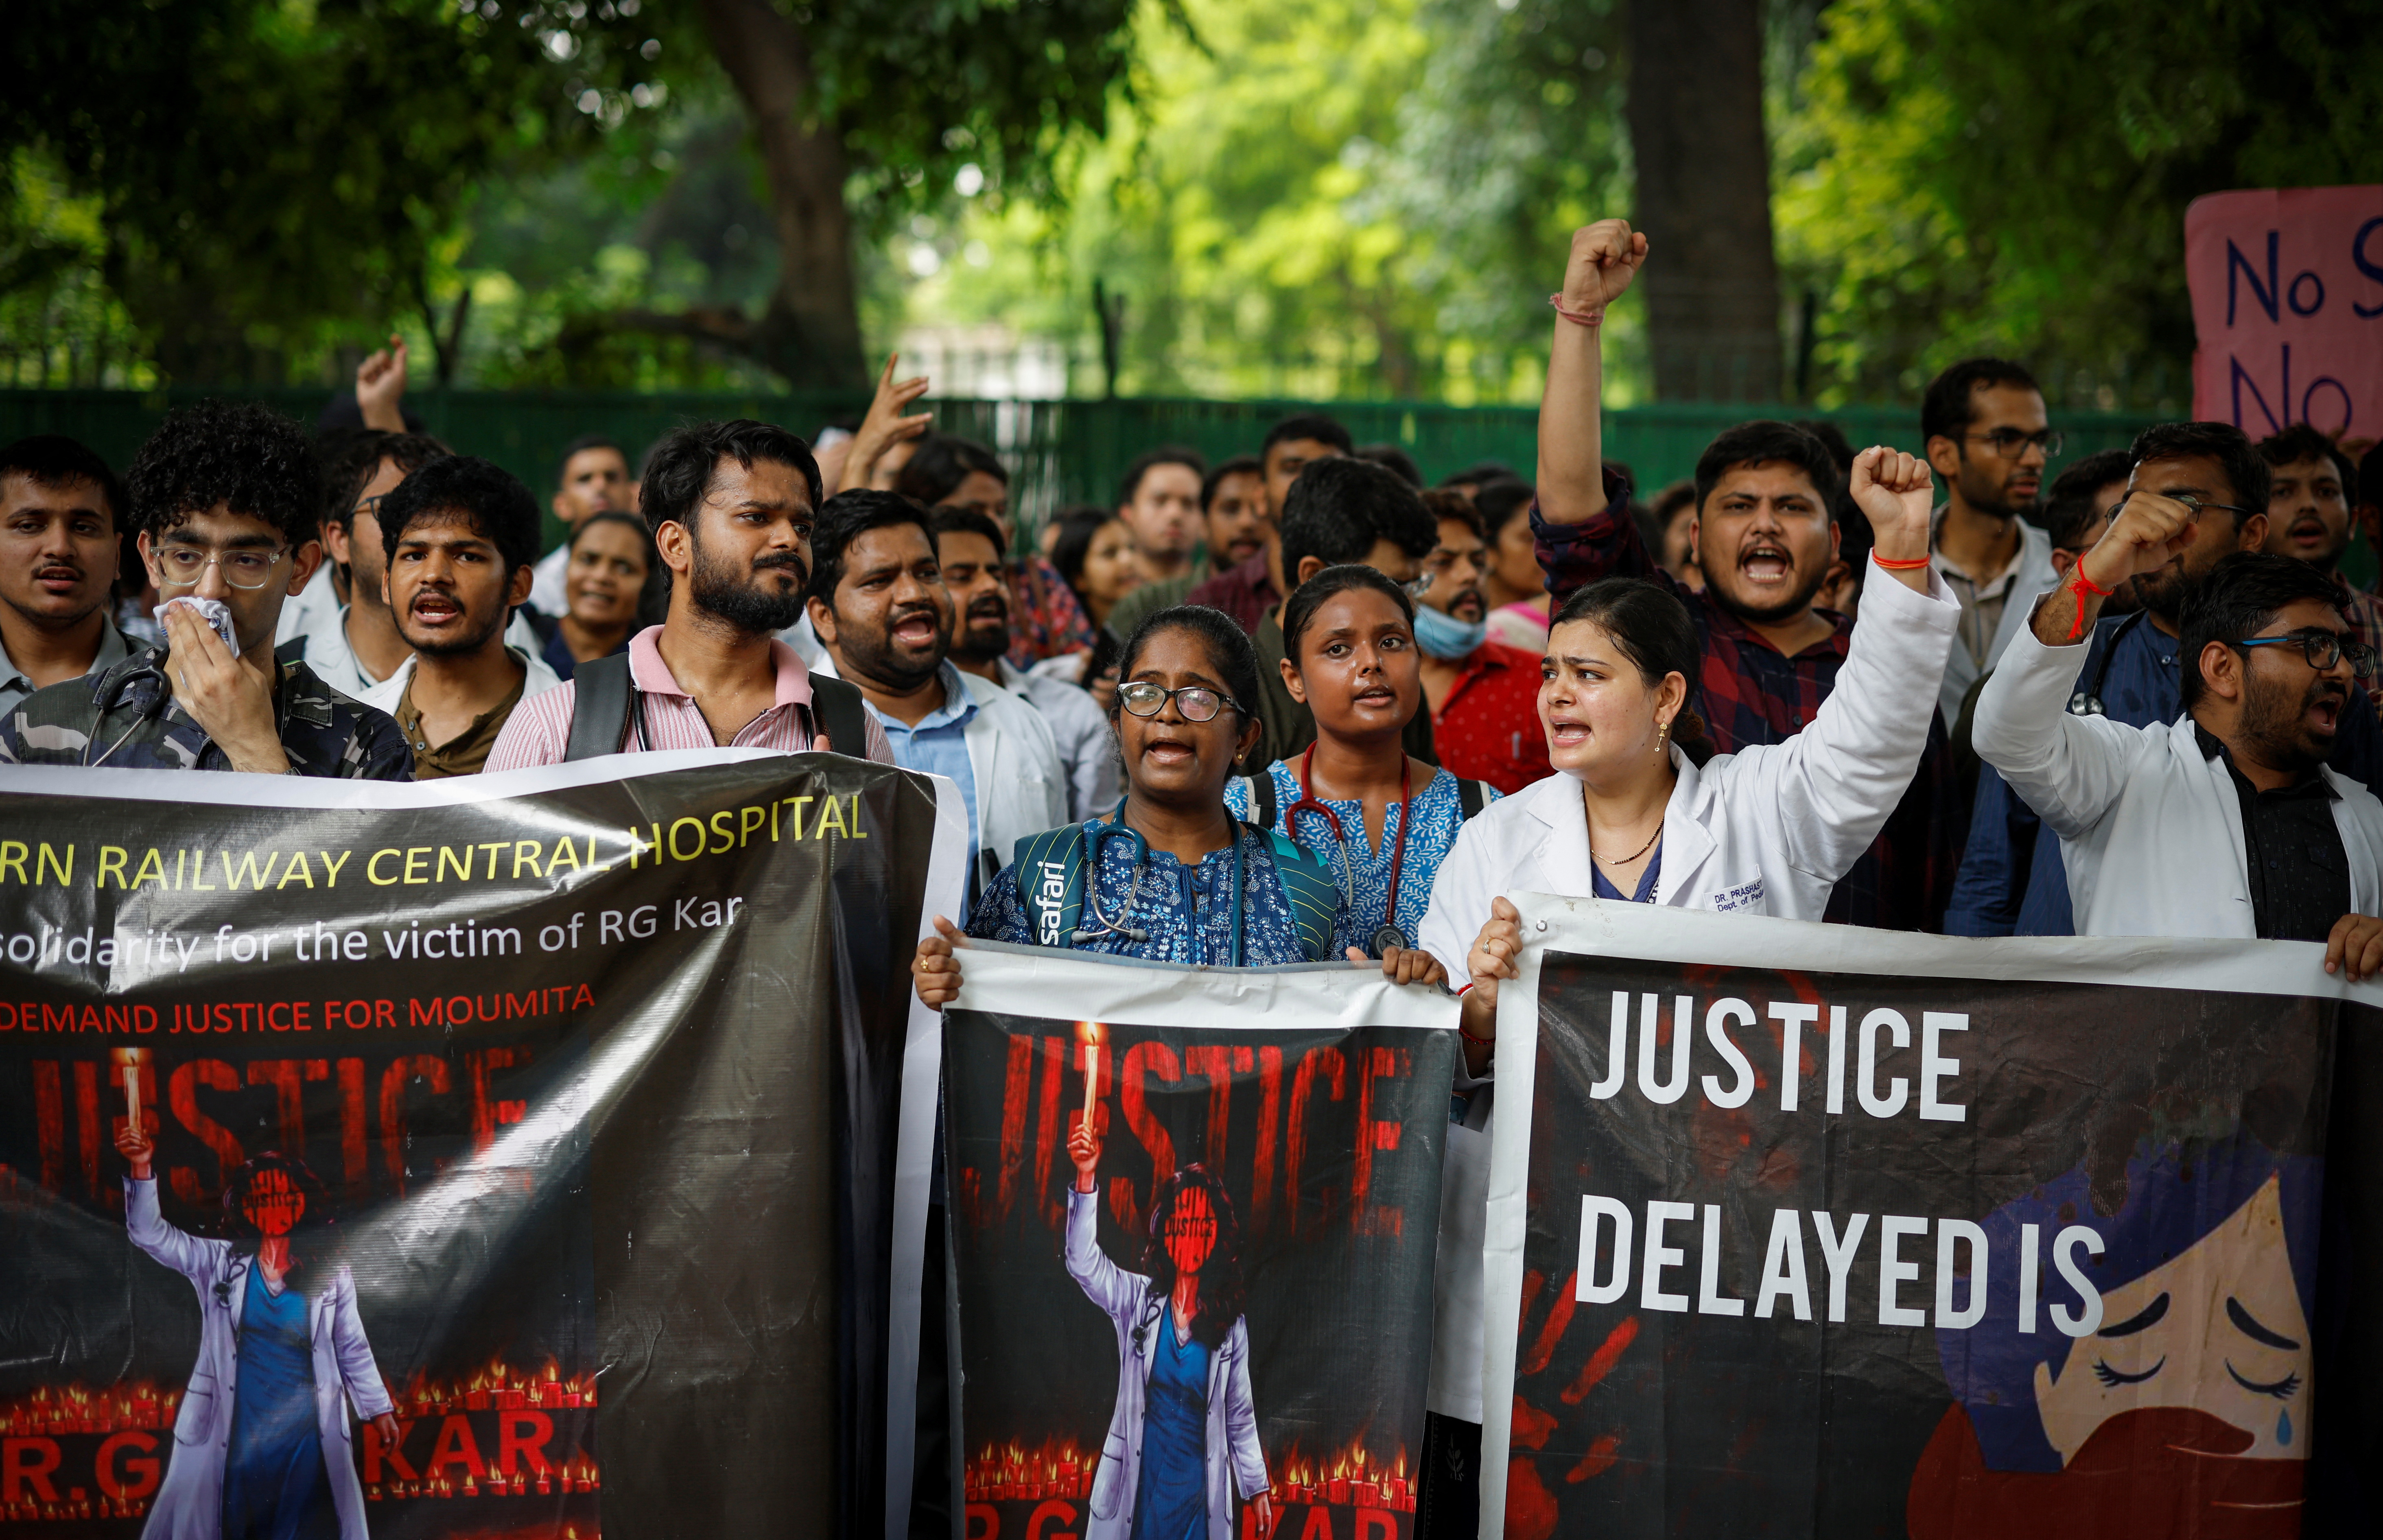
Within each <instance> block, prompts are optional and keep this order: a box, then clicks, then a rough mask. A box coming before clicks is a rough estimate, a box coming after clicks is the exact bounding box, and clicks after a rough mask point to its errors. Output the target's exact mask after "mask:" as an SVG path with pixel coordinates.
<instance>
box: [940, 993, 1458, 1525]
mask: <svg viewBox="0 0 2383 1540" xmlns="http://www.w3.org/2000/svg"><path fill="white" fill-rule="evenodd" d="M962 963H963V967H964V970H965V971H964V978H965V979H966V984H965V988H964V992H963V994H962V1000H963V1001H964V1002H965V1003H966V1005H967V1008H965V1009H963V1008H960V1007H958V1006H955V1007H953V1008H951V1009H949V1010H947V1011H945V1025H944V1043H945V1099H946V1117H947V1124H946V1127H947V1134H946V1138H947V1140H948V1141H949V1142H948V1150H949V1157H948V1158H949V1167H948V1168H949V1171H950V1175H951V1189H952V1196H951V1221H950V1228H951V1247H952V1256H953V1273H954V1275H955V1277H956V1278H957V1286H958V1287H957V1300H958V1306H957V1316H956V1325H955V1328H954V1330H955V1336H956V1339H957V1344H958V1349H957V1361H958V1367H959V1370H960V1371H961V1372H960V1373H959V1374H955V1376H954V1379H955V1383H960V1382H962V1381H963V1380H964V1383H965V1386H966V1388H965V1392H964V1394H963V1396H962V1397H961V1405H960V1414H959V1421H960V1449H961V1466H962V1469H961V1470H960V1471H959V1472H956V1480H957V1482H958V1483H959V1485H960V1487H961V1491H960V1493H959V1494H958V1496H959V1497H962V1498H963V1499H964V1502H965V1509H966V1514H967V1527H966V1534H967V1535H968V1537H969V1540H1025V1537H1027V1536H1036V1537H1039V1540H1056V1537H1057V1536H1058V1535H1061V1534H1076V1535H1080V1536H1082V1537H1084V1540H1111V1537H1116V1540H1122V1537H1124V1536H1125V1535H1127V1534H1129V1533H1131V1534H1145V1533H1147V1534H1201V1535H1210V1534H1236V1535H1249V1534H1256V1533H1258V1530H1257V1525H1258V1522H1259V1514H1260V1512H1261V1508H1260V1505H1259V1504H1258V1503H1257V1502H1255V1501H1253V1498H1255V1497H1257V1496H1258V1495H1259V1494H1265V1504H1266V1506H1267V1507H1270V1508H1271V1509H1272V1512H1273V1516H1274V1519H1275V1521H1276V1525H1277V1528H1276V1533H1278V1534H1283V1535H1287V1536H1291V1537H1294V1540H1395V1537H1397V1536H1402V1535H1407V1534H1412V1533H1413V1532H1414V1487H1415V1481H1416V1477H1417V1474H1418V1471H1417V1467H1416V1458H1417V1456H1418V1454H1419V1453H1420V1452H1421V1448H1422V1443H1423V1411H1424V1388H1425V1380H1426V1377H1427V1374H1428V1371H1429V1367H1430V1358H1431V1312H1432V1262H1433V1255H1434V1238H1435V1236H1436V1234H1437V1232H1438V1210H1439V1183H1440V1165H1441V1156H1442V1152H1443V1149H1444V1147H1445V1140H1446V1133H1447V1127H1448V1108H1449V1085H1450V1078H1451V1073H1452V1069H1453V1066H1454V1063H1455V1053H1456V1044H1455V1034H1454V1032H1453V1031H1452V1028H1453V1025H1454V1021H1455V1013H1454V1010H1453V1007H1452V1004H1451V1002H1450V1001H1449V1000H1448V999H1447V998H1446V996H1445V995H1443V994H1440V993H1438V992H1426V991H1421V990H1400V989H1396V988H1393V987H1391V986H1388V985H1385V984H1384V983H1383V982H1382V981H1381V979H1380V976H1379V974H1378V973H1374V974H1364V973H1359V972H1357V971H1356V970H1353V969H1347V968H1340V967H1326V968H1318V969H1301V970H1293V971H1290V972H1286V973H1278V974H1272V975H1267V976H1264V977H1263V978H1262V979H1253V976H1251V975H1247V974H1237V973H1235V972H1232V971H1230V970H1221V969H1219V970H1180V969H1172V968H1149V967H1136V966H1133V965H1118V964H1115V963H1103V962H1099V961H1093V960H1086V959H1080V958H1068V957H1065V956H1063V955H1056V954H1040V955H1020V954H1019V953H1018V952H1017V951H1015V950H1013V949H992V948H977V949H971V950H969V951H967V952H964V953H963V954H962ZM1087 1108H1090V1109H1091V1110H1092V1113H1093V1124H1092V1127H1093V1132H1094V1134H1095V1135H1096V1136H1097V1138H1096V1140H1095V1141H1094V1143H1093V1145H1092V1146H1090V1147H1089V1148H1085V1147H1080V1148H1079V1150H1078V1151H1076V1152H1071V1151H1070V1148H1069V1135H1070V1134H1071V1133H1073V1132H1075V1131H1076V1130H1077V1129H1079V1128H1080V1127H1081V1126H1082V1123H1083V1119H1084V1116H1085V1113H1086V1110H1087ZM1079 1156H1080V1157H1082V1164H1083V1165H1084V1166H1085V1167H1087V1168H1088V1169H1089V1173H1090V1175H1089V1177H1086V1178H1085V1181H1088V1182H1089V1189H1088V1190H1086V1189H1084V1184H1083V1183H1082V1182H1080V1180H1079V1172H1080V1162H1079V1158H1078V1157H1079ZM1179 1317H1180V1320H1181V1321H1182V1322H1185V1323H1188V1328H1187V1329H1186V1330H1185V1331H1179V1330H1178V1325H1179Z"/></svg>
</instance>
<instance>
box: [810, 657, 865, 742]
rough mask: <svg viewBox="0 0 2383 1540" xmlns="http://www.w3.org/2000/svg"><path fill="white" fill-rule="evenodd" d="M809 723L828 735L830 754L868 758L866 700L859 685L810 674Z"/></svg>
mask: <svg viewBox="0 0 2383 1540" xmlns="http://www.w3.org/2000/svg"><path fill="white" fill-rule="evenodd" d="M811 725H812V726H813V727H814V728H816V729H817V730H818V731H819V732H821V733H826V734H827V743H828V750H829V752H830V753H833V754H843V755H848V756H849V757H851V758H855V759H865V758H868V757H869V718H868V715H867V702H866V701H864V700H863V699H862V698H861V694H860V686H859V685H858V684H853V683H852V682H851V681H850V680H846V679H838V678H836V677H834V676H833V675H832V674H824V673H814V674H812V675H811Z"/></svg>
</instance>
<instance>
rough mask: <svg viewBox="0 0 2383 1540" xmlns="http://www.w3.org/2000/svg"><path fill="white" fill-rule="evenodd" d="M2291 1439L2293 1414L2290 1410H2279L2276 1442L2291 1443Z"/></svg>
mask: <svg viewBox="0 0 2383 1540" xmlns="http://www.w3.org/2000/svg"><path fill="white" fill-rule="evenodd" d="M2291 1441H2292V1414H2291V1413H2290V1412H2289V1411H2278V1412H2277V1413H2276V1442H2277V1443H2278V1444H2289V1443H2290V1442H2291Z"/></svg>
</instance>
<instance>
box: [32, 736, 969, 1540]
mask: <svg viewBox="0 0 2383 1540" xmlns="http://www.w3.org/2000/svg"><path fill="white" fill-rule="evenodd" d="M0 789H4V790H5V792H6V804H5V812H0V1236H5V1239H0V1300H6V1305H5V1307H0V1522H7V1523H8V1526H9V1527H8V1529H7V1533H9V1534H27V1535H42V1534H58V1535H64V1534H76V1535H106V1534H117V1535H124V1536H130V1535H133V1534H142V1533H147V1534H162V1535H172V1536H177V1537H181V1536H207V1535H215V1534H223V1533H226V1532H236V1533H240V1534H247V1533H249V1532H250V1531H251V1529H253V1530H254V1531H255V1532H256V1533H260V1534H263V1533H273V1534H304V1535H315V1534H338V1535H340V1536H341V1537H342V1540H362V1537H363V1536H364V1535H366V1534H375V1535H380V1536H423V1537H429V1536H447V1535H455V1536H463V1535H470V1536H508V1537H510V1536H525V1537H526V1536H533V1535H536V1536H565V1537H569V1540H594V1537H595V1536H597V1535H598V1534H599V1533H602V1532H607V1531H609V1532H611V1533H613V1534H634V1535H640V1536H642V1535H688V1536H698V1535H699V1536H705V1537H707V1540H709V1537H712V1536H722V1535H759V1534H772V1535H775V1534H785V1533H807V1534H824V1533H828V1532H829V1531H831V1530H832V1529H833V1530H842V1531H846V1532H849V1531H851V1530H853V1529H854V1528H856V1527H858V1524H857V1521H858V1520H862V1519H865V1520H867V1521H869V1522H871V1523H873V1522H877V1520H878V1517H879V1516H880V1515H881V1514H882V1513H883V1504H884V1497H883V1483H884V1472H883V1459H884V1457H883V1428H884V1426H885V1419H886V1410H885V1406H884V1400H883V1397H884V1393H885V1392H884V1386H885V1381H886V1368H885V1360H886V1353H887V1348H886V1339H887V1327H886V1322H887V1314H888V1309H889V1304H888V1300H887V1291H888V1287H889V1285H888V1272H889V1269H888V1257H889V1251H890V1247H891V1239H890V1233H891V1226H892V1190H893V1185H894V1184H893V1170H892V1167H893V1162H894V1149H895V1125H896V1122H897V1119H898V1111H897V1107H898V1101H899V1097H900V1086H899V1075H900V1066H901V1057H902V1051H903V1044H904V1040H905V1036H906V1032H907V1022H908V1007H907V1005H906V989H905V978H904V974H903V971H902V963H903V960H904V958H905V957H906V956H907V955H908V951H909V949H910V947H911V945H912V944H913V941H914V938H915V937H916V935H917V933H918V928H919V924H920V914H921V910H922V907H923V906H924V900H925V888H926V884H927V882H928V881H929V871H930V868H931V860H930V847H931V845H932V843H933V841H934V840H935V838H936V832H937V825H936V808H935V807H934V804H933V801H932V794H931V792H930V791H929V790H928V788H927V787H926V785H925V783H924V782H920V781H919V780H918V779H916V778H912V777H906V776H904V775H902V774H901V773H899V772H897V771H894V770H888V769H885V768H883V767H880V766H874V765H870V764H866V763H863V762H860V761H857V760H851V759H845V758H833V757H829V756H824V755H819V756H801V757H787V756H767V755H758V754H739V755H735V756H720V755H648V756H636V757H628V758H617V759H611V760H606V761H600V762H598V763H596V764H593V765H583V766H569V767H561V768H558V769H556V770H543V771H522V772H516V773H514V774H512V775H508V776H503V777H492V778H488V779H487V780H483V781H473V782H466V781H448V782H435V783H432V784H427V785H423V786H401V787H379V786H368V785H358V784H355V783H337V784H332V783H325V782H290V781H266V780H265V779H264V778H260V777H247V776H207V775H173V774H169V773H165V772H150V771H114V770H110V771H98V772H88V771H87V772H80V773H77V772H72V771H48V770H34V771H18V772H12V773H11V774H10V775H9V776H8V777H7V779H6V782H5V786H0ZM949 864H950V865H951V868H952V869H953V870H957V856H956V855H954V856H952V857H951V859H950V862H949Z"/></svg>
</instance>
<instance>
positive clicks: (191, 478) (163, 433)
mask: <svg viewBox="0 0 2383 1540" xmlns="http://www.w3.org/2000/svg"><path fill="white" fill-rule="evenodd" d="M125 482H126V485H127V487H128V490H129V491H130V500H131V504H132V510H131V512H132V517H131V520H130V528H131V529H133V530H134V531H136V532H138V533H141V534H144V535H148V536H152V537H153V538H154V536H158V535H161V534H163V533H165V532H166V531H167V530H169V529H173V528H175V527H176V526H178V525H179V524H181V523H182V521H183V520H185V519H187V518H189V517H190V516H191V514H193V513H204V512H205V511H207V510H208V509H210V508H213V507H215V506H216V504H217V503H222V504H223V505H225V506H226V507H228V508H229V509H230V510H231V511H233V512H234V513H240V514H245V515H247V516H248V517H250V518H255V519H263V520H264V521H265V523H267V524H271V525H272V526H273V527H274V529H275V530H276V531H277V532H278V533H279V534H280V536H281V537H282V538H283V539H285V540H287V541H289V542H290V544H291V545H292V546H299V545H303V544H304V543H305V542H307V541H309V540H312V539H315V538H316V537H317V535H318V529H317V524H318V522H319V520H320V518H321V515H322V511H323V473H322V466H321V463H320V462H318V461H317V460H316V458H315V449H314V446H313V445H312V444H310V443H308V442H307V439H306V430H305V429H303V428H302V427H300V426H299V425H297V424H296V423H295V422H292V421H291V420H290V418H288V417H285V416H283V415H282V414H281V413H278V412H272V411H268V410H266V409H265V408H264V407H261V406H257V405H254V404H253V403H250V402H245V401H215V400H209V401H201V402H199V403H198V404H197V405H196V406H186V407H184V408H183V409H182V410H180V411H179V412H177V413H172V414H171V415H170V416H168V417H167V419H166V421H165V422H164V424H163V425H160V426H159V427H158V429H157V431H156V432H154V433H153V434H151V435H150V436H149V441H148V442H147V443H145V444H143V445H142V446H141V450H140V452H139V453H137V454H135V455H134V456H133V457H132V469H131V471H130V473H129V474H127V475H126V476H125Z"/></svg>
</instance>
